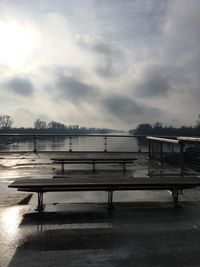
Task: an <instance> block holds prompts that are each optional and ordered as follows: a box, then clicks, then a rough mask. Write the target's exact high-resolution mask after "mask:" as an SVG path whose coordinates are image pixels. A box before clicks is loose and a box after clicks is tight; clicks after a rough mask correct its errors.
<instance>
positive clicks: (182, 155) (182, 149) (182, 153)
mask: <svg viewBox="0 0 200 267" xmlns="http://www.w3.org/2000/svg"><path fill="white" fill-rule="evenodd" d="M180 175H181V176H184V142H183V141H182V140H180Z"/></svg>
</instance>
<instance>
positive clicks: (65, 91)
mask: <svg viewBox="0 0 200 267" xmlns="http://www.w3.org/2000/svg"><path fill="white" fill-rule="evenodd" d="M56 87H57V90H58V91H59V93H60V94H61V95H62V96H63V97H64V98H65V99H68V100H70V101H72V102H80V101H86V102H87V101H90V100H91V98H94V97H97V96H98V90H97V89H96V88H94V87H93V86H91V85H89V84H86V83H84V82H82V81H80V80H78V79H77V78H76V77H72V76H64V75H60V76H59V77H58V80H57V82H56Z"/></svg>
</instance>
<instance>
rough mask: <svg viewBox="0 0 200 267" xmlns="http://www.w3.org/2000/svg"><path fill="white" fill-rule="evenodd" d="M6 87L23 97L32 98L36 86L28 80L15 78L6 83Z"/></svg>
mask: <svg viewBox="0 0 200 267" xmlns="http://www.w3.org/2000/svg"><path fill="white" fill-rule="evenodd" d="M5 87H6V88H7V89H9V90H10V91H11V92H13V93H14V94H16V95H21V96H32V95H33V92H34V86H33V84H32V83H31V81H30V80H29V79H28V78H19V77H13V78H12V79H10V80H8V81H7V82H6V83H5Z"/></svg>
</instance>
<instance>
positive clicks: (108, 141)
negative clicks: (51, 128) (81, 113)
mask: <svg viewBox="0 0 200 267" xmlns="http://www.w3.org/2000/svg"><path fill="white" fill-rule="evenodd" d="M80 138H82V139H83V138H89V139H90V140H91V139H92V138H95V139H96V140H95V142H98V149H97V148H94V151H97V150H99V151H104V152H109V151H111V150H112V148H111V147H115V146H116V147H117V146H119V144H120V141H121V143H123V142H124V139H125V138H126V139H127V140H128V139H129V140H130V141H126V143H125V142H124V146H126V147H127V148H128V151H130V152H141V151H142V148H143V150H144V152H147V147H146V146H145V144H142V143H141V141H139V139H138V138H143V139H144V140H145V136H136V135H126V134H125V135H113V134H106V135H105V134H103V135H102V134H101V135H100V134H0V145H1V147H0V152H15V151H16V150H15V149H14V148H15V147H16V146H17V145H16V144H24V143H25V142H27V143H28V149H26V150H24V149H20V148H19V146H18V148H17V152H26V151H28V152H30V151H32V152H34V153H36V152H46V151H48V150H47V149H44V146H45V145H43V148H41V146H42V145H41V143H42V142H45V141H48V142H49V143H56V142H57V147H58V143H59V142H60V145H61V148H62V149H61V150H59V151H69V152H73V151H77V148H79V147H80V146H79V145H77V143H78V142H79V141H80ZM114 139H115V140H116V139H118V143H117V142H116V144H114V143H115V141H113V140H114ZM122 140H123V141H122ZM133 140H134V141H133ZM61 141H63V142H61ZM86 141H87V140H86V139H84V142H85V143H84V146H86V147H85V148H84V150H85V149H86V150H87V145H88V147H90V149H91V148H92V146H93V145H94V142H93V144H89V142H88V143H87V144H86ZM22 147H23V145H22ZM55 147H56V144H55ZM96 147H97V146H96ZM99 147H100V148H99ZM132 149H133V150H132ZM118 150H119V151H121V150H123V149H122V148H120V147H119V148H118ZM49 151H53V149H52V148H51V149H50V150H49ZM55 151H56V150H54V152H55Z"/></svg>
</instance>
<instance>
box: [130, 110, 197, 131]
mask: <svg viewBox="0 0 200 267" xmlns="http://www.w3.org/2000/svg"><path fill="white" fill-rule="evenodd" d="M129 133H131V134H135V135H161V136H200V115H199V117H198V120H197V121H196V125H194V126H181V127H173V126H163V124H162V123H161V122H156V123H155V124H153V125H151V124H149V123H141V124H139V125H138V126H137V128H136V129H132V130H130V131H129Z"/></svg>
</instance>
